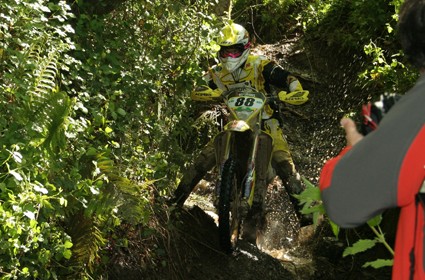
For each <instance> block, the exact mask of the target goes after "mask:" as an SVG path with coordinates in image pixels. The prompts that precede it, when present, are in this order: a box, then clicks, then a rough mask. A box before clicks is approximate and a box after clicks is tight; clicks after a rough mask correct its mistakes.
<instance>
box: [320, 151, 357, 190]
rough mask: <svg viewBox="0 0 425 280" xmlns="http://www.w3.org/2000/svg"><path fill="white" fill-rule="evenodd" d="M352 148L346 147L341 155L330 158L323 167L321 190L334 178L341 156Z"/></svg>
mask: <svg viewBox="0 0 425 280" xmlns="http://www.w3.org/2000/svg"><path fill="white" fill-rule="evenodd" d="M350 149H351V146H347V147H345V148H344V149H342V150H341V152H340V153H339V155H337V156H336V157H334V158H331V159H330V160H328V161H327V162H326V163H325V165H324V166H323V168H322V171H321V173H320V179H319V188H320V190H321V191H323V190H324V189H326V188H327V187H329V185H330V184H331V180H332V173H333V171H334V169H335V166H336V164H337V163H338V162H339V160H340V159H341V157H342V156H343V155H344V154H345V153H346V152H348V151H349V150H350Z"/></svg>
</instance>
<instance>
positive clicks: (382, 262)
mask: <svg viewBox="0 0 425 280" xmlns="http://www.w3.org/2000/svg"><path fill="white" fill-rule="evenodd" d="M393 263H394V260H392V259H391V260H383V259H377V260H375V261H373V262H367V263H365V264H364V265H362V267H364V268H366V267H369V266H371V267H373V268H381V267H385V266H393Z"/></svg>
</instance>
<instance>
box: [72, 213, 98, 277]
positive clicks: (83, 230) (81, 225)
mask: <svg viewBox="0 0 425 280" xmlns="http://www.w3.org/2000/svg"><path fill="white" fill-rule="evenodd" d="M72 224H73V226H72V228H71V230H70V232H69V234H70V236H71V238H72V242H73V246H72V260H71V261H72V262H75V263H78V264H83V265H84V266H87V267H88V268H89V270H90V271H91V272H93V270H94V268H95V264H96V261H97V260H99V257H100V255H99V252H100V251H101V249H102V248H103V247H104V245H105V244H106V239H105V238H104V237H103V235H102V231H101V230H100V229H99V228H98V227H97V226H96V223H95V220H94V219H93V218H91V217H90V218H89V217H86V216H85V215H84V214H83V213H81V212H80V213H78V214H76V215H75V216H74V217H73V223H72Z"/></svg>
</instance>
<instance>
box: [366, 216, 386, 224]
mask: <svg viewBox="0 0 425 280" xmlns="http://www.w3.org/2000/svg"><path fill="white" fill-rule="evenodd" d="M381 221H382V215H378V216H375V217H373V218H372V219H370V220H369V221H367V223H368V225H369V226H371V227H376V226H377V225H379V224H380V223H381Z"/></svg>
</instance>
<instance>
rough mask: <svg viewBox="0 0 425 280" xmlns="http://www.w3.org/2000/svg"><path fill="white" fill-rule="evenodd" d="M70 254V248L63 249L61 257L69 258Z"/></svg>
mask: <svg viewBox="0 0 425 280" xmlns="http://www.w3.org/2000/svg"><path fill="white" fill-rule="evenodd" d="M71 256H72V252H71V250H68V249H66V250H65V251H63V257H64V258H65V259H67V260H69V259H70V258H71Z"/></svg>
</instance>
